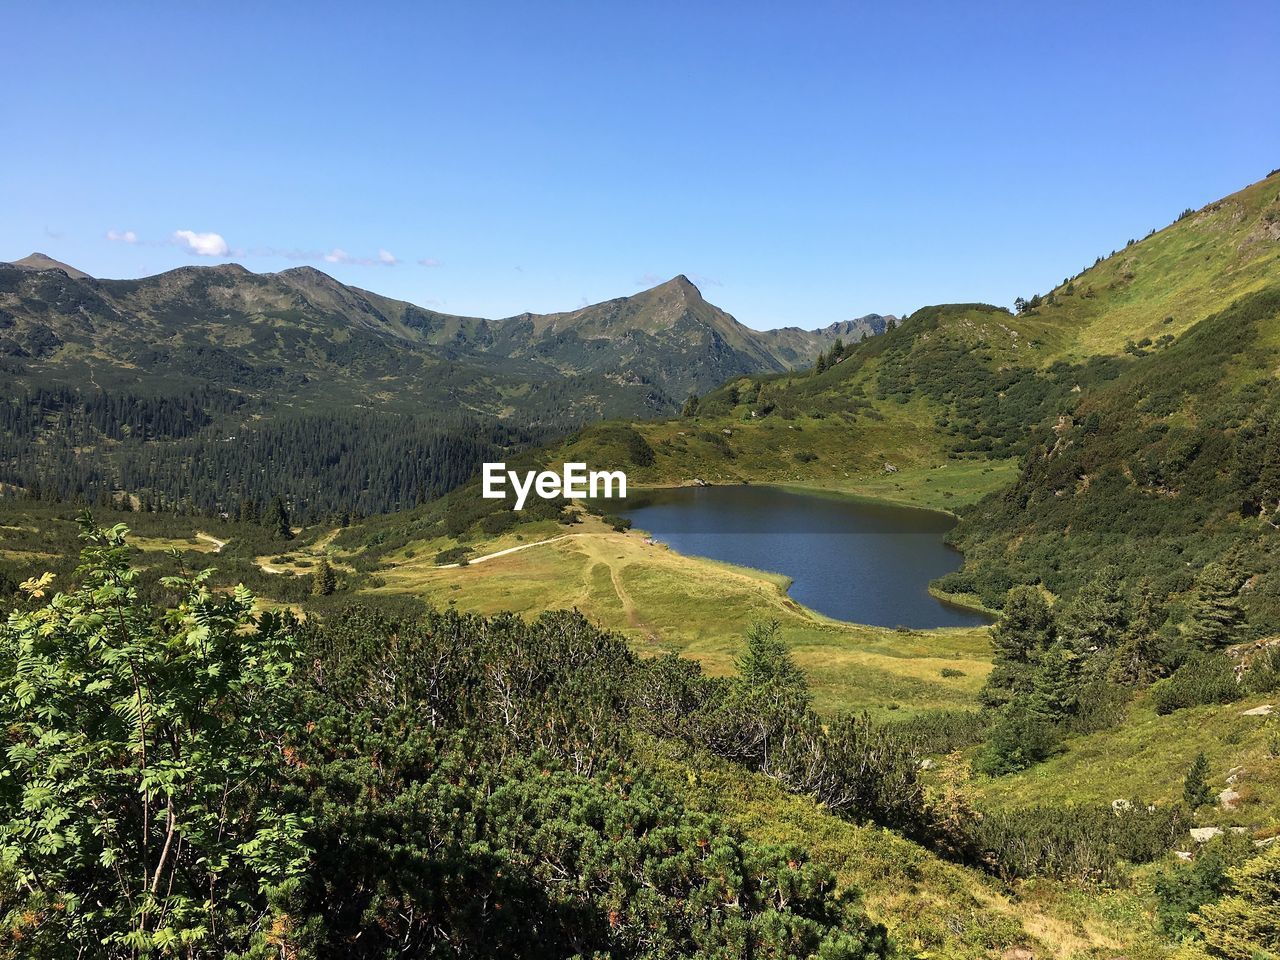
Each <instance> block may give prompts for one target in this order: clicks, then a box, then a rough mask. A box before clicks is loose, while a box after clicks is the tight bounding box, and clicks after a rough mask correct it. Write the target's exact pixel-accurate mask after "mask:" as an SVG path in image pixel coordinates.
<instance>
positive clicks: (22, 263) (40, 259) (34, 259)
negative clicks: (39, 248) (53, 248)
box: [12, 252, 93, 280]
mask: <svg viewBox="0 0 1280 960" xmlns="http://www.w3.org/2000/svg"><path fill="white" fill-rule="evenodd" d="M12 265H13V266H15V267H18V268H20V269H22V270H61V271H62V272H63V273H65V274H66V275H67V276H68V277H71V278H72V279H73V280H92V279H93V278H92V277H90V276H89V274H87V273H85V272H84V271H83V270H77V269H76V268H75V267H73V266H71V265H70V264H67V263H63V262H62V261H61V260H55V259H53V257H51V256H49V255H48V254H47V253H39V252H36V253H32V254H29V255H27V256H25V257H23V258H22V259H21V260H14V261H13V264H12Z"/></svg>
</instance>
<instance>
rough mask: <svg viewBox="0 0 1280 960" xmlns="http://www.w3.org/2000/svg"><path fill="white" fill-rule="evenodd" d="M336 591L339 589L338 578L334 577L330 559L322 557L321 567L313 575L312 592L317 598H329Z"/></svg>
mask: <svg viewBox="0 0 1280 960" xmlns="http://www.w3.org/2000/svg"><path fill="white" fill-rule="evenodd" d="M336 589H338V578H337V577H336V576H334V573H333V567H331V566H330V565H329V558H328V557H321V558H320V565H319V566H317V567H316V572H315V573H314V574H313V575H312V582H311V592H312V593H314V594H315V595H316V596H317V597H327V596H329V595H330V594H331V593H333V591H334V590H336Z"/></svg>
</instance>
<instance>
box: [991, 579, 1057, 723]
mask: <svg viewBox="0 0 1280 960" xmlns="http://www.w3.org/2000/svg"><path fill="white" fill-rule="evenodd" d="M1054 632H1055V625H1054V617H1053V611H1052V610H1051V609H1050V608H1049V603H1048V601H1047V600H1045V598H1044V594H1043V593H1041V592H1040V590H1038V589H1037V588H1035V587H1029V586H1017V587H1014V588H1013V589H1012V590H1010V591H1009V594H1008V596H1007V597H1006V598H1005V602H1004V613H1003V614H1002V615H1001V617H1000V622H999V623H997V624H996V625H995V627H994V628H992V631H991V642H992V645H993V646H994V647H995V669H994V670H992V671H991V675H990V676H989V677H988V678H987V684H986V686H985V687H984V688H983V690H982V701H983V703H985V704H987V705H988V706H992V707H998V706H1002V705H1004V704H1006V703H1008V702H1009V701H1010V700H1011V699H1012V698H1013V697H1014V696H1016V695H1018V694H1020V693H1026V692H1027V691H1029V690H1030V689H1031V682H1032V676H1033V674H1034V668H1035V664H1036V661H1037V660H1038V659H1039V657H1040V655H1041V653H1043V652H1044V650H1045V649H1046V648H1047V647H1048V646H1049V645H1050V644H1051V643H1052V642H1053V638H1054Z"/></svg>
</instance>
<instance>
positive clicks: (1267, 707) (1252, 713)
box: [1240, 703, 1276, 717]
mask: <svg viewBox="0 0 1280 960" xmlns="http://www.w3.org/2000/svg"><path fill="white" fill-rule="evenodd" d="M1275 712H1276V708H1275V707H1274V706H1273V705H1271V704H1269V703H1264V704H1263V705H1262V706H1260V707H1254V708H1253V709H1252V710H1246V711H1244V712H1243V713H1242V714H1240V716H1242V717H1269V716H1271V714H1273V713H1275Z"/></svg>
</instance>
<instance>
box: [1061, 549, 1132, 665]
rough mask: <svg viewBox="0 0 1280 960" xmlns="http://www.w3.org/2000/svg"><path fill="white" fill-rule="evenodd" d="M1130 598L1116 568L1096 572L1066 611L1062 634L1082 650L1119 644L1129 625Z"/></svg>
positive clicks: (1082, 651) (1099, 648)
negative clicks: (1126, 594)
mask: <svg viewBox="0 0 1280 960" xmlns="http://www.w3.org/2000/svg"><path fill="white" fill-rule="evenodd" d="M1128 605H1129V601H1128V598H1127V597H1126V596H1125V594H1124V590H1123V587H1122V584H1121V582H1120V577H1119V575H1118V574H1117V572H1116V570H1115V568H1113V567H1104V568H1103V569H1102V570H1100V571H1099V572H1098V573H1097V574H1095V575H1094V576H1093V577H1092V578H1091V579H1090V580H1089V581H1088V582H1087V583H1086V584H1085V585H1084V586H1083V587H1081V588H1080V590H1079V592H1078V593H1077V594H1076V595H1075V597H1073V598H1072V600H1071V602H1070V603H1069V604H1068V605H1067V608H1066V609H1065V610H1064V611H1063V614H1062V620H1061V625H1062V634H1063V636H1064V637H1066V638H1067V639H1068V640H1070V641H1071V643H1072V644H1073V645H1074V646H1075V648H1076V650H1077V651H1078V652H1080V653H1084V652H1086V651H1089V650H1092V649H1098V650H1104V649H1107V648H1111V647H1116V646H1118V645H1119V644H1120V642H1121V641H1122V640H1123V639H1124V637H1125V634H1126V631H1127V629H1128V626H1129V614H1128Z"/></svg>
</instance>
